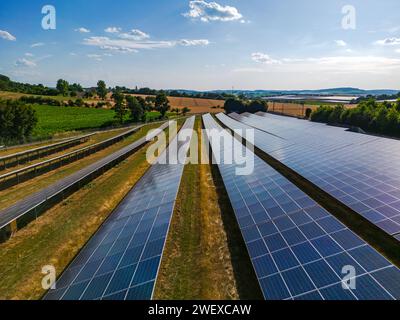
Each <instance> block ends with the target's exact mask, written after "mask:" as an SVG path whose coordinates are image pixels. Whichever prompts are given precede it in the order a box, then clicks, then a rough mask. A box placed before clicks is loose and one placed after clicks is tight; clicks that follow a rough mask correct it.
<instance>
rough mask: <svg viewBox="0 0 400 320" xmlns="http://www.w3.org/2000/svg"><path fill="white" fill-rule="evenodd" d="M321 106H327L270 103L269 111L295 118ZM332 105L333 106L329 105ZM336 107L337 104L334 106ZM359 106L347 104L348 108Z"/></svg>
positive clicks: (319, 104)
mask: <svg viewBox="0 0 400 320" xmlns="http://www.w3.org/2000/svg"><path fill="white" fill-rule="evenodd" d="M321 105H326V103H322V102H321V103H311V104H310V103H306V104H304V105H303V104H300V103H289V102H285V103H284V102H268V111H270V112H275V113H280V114H284V115H289V116H295V117H304V116H305V112H306V110H307V109H308V108H309V109H311V110H312V111H315V110H317V109H318V108H319V107H320V106H321ZM328 105H332V104H328ZM334 105H336V104H334ZM356 106H357V105H354V104H346V105H345V107H346V108H355V107H356Z"/></svg>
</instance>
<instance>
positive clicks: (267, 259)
mask: <svg viewBox="0 0 400 320" xmlns="http://www.w3.org/2000/svg"><path fill="white" fill-rule="evenodd" d="M203 122H204V126H205V128H206V129H209V130H210V129H216V130H219V132H225V133H221V134H227V133H226V131H225V130H224V131H223V130H222V128H221V127H220V126H219V125H218V124H217V123H216V122H215V120H214V119H213V118H212V117H211V116H210V115H205V116H203ZM208 137H209V139H212V138H213V137H212V136H211V134H210V132H209V134H208ZM214 138H215V137H214ZM224 148H228V149H230V148H232V144H230V145H228V146H225V147H224V146H222V148H221V150H219V151H218V150H215V149H213V150H212V151H213V153H214V158H218V157H221V158H222V159H223V155H224V152H225V151H226V150H225V149H224ZM241 148H243V149H242V150H240V151H241V152H242V153H243V154H244V153H245V151H246V149H245V148H244V147H243V146H241ZM234 152H237V150H236V151H234ZM218 153H220V154H218ZM246 154H247V157H248V158H249V159H250V158H253V159H254V171H253V172H252V173H251V174H249V175H245V176H240V175H237V174H236V169H237V167H238V166H240V165H239V164H238V165H235V164H232V163H230V164H229V163H224V162H223V161H222V162H220V163H218V167H219V170H220V172H221V176H222V178H223V181H224V185H225V187H226V190H227V193H228V195H229V198H230V201H231V204H232V207H233V209H234V212H235V216H236V218H237V221H238V224H239V227H240V230H241V232H242V235H243V238H244V241H245V243H246V246H247V249H248V253H249V255H250V258H251V261H252V263H253V267H254V270H255V272H256V275H257V278H258V281H259V284H260V287H261V289H262V292H263V294H264V297H265V299H268V300H277V299H311V300H315V299H326V300H337V299H360V300H366V299H399V298H400V270H399V269H398V268H397V267H395V266H394V265H393V264H391V263H390V262H389V261H388V260H387V259H385V258H384V257H383V256H382V255H380V254H379V253H378V252H377V251H375V250H374V249H373V248H372V247H371V246H369V245H368V244H366V243H365V242H364V241H363V240H362V239H360V238H359V237H358V236H357V235H356V234H354V233H353V232H352V231H351V230H349V229H348V228H347V227H346V226H344V225H343V224H342V223H341V222H339V221H338V220H337V219H336V218H335V217H333V216H332V215H331V214H330V213H329V212H327V211H326V210H324V209H323V208H322V207H320V206H319V205H318V204H317V203H315V201H313V200H312V199H311V198H309V197H308V196H307V195H306V194H305V193H304V192H302V191H301V190H300V189H298V188H297V187H296V186H295V185H293V184H292V183H291V182H290V181H288V180H287V179H286V178H284V177H283V176H282V175H280V174H279V173H278V172H277V171H275V170H274V169H273V168H272V167H270V166H269V165H268V164H266V163H265V162H264V161H262V160H261V159H260V158H259V157H257V156H256V155H255V154H254V153H252V152H251V151H250V150H247V153H246ZM346 267H350V268H353V270H354V271H355V278H354V279H353V280H355V288H352V289H350V288H346V287H343V284H344V281H343V279H344V277H345V275H346V274H344V273H343V271H346V270H347V269H344V268H346Z"/></svg>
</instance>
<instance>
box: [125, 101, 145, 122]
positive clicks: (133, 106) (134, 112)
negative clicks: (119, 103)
mask: <svg viewBox="0 0 400 320" xmlns="http://www.w3.org/2000/svg"><path fill="white" fill-rule="evenodd" d="M126 102H127V105H128V109H129V110H130V112H131V114H130V118H131V119H132V121H134V122H139V121H141V120H142V118H143V114H144V113H145V112H144V110H143V107H142V105H141V104H140V103H139V101H138V100H137V99H136V97H133V96H127V97H126Z"/></svg>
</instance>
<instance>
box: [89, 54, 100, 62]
mask: <svg viewBox="0 0 400 320" xmlns="http://www.w3.org/2000/svg"><path fill="white" fill-rule="evenodd" d="M87 57H88V58H90V59H93V60H96V61H102V59H101V55H100V54H88V55H87Z"/></svg>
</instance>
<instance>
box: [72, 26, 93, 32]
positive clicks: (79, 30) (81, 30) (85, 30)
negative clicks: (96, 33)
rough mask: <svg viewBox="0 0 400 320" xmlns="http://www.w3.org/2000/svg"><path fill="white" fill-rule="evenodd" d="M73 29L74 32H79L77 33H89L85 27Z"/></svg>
mask: <svg viewBox="0 0 400 320" xmlns="http://www.w3.org/2000/svg"><path fill="white" fill-rule="evenodd" d="M75 31H76V32H79V33H90V30H89V29H86V28H83V27H80V28H78V29H75Z"/></svg>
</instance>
